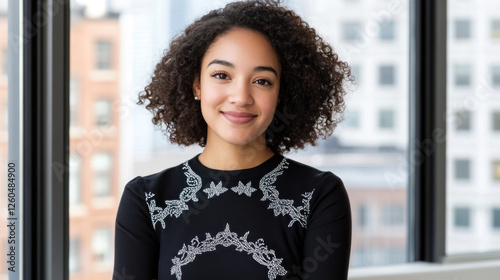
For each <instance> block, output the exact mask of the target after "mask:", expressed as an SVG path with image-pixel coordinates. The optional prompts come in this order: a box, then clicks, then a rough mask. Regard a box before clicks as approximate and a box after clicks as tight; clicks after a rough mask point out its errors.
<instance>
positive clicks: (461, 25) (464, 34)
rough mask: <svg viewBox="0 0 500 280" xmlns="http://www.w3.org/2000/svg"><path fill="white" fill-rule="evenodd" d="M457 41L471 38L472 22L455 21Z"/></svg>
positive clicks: (464, 20) (465, 20)
mask: <svg viewBox="0 0 500 280" xmlns="http://www.w3.org/2000/svg"><path fill="white" fill-rule="evenodd" d="M454 34H455V39H458V40H463V39H470V38H471V22H470V20H468V19H457V20H455V33H454Z"/></svg>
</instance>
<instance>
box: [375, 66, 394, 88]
mask: <svg viewBox="0 0 500 280" xmlns="http://www.w3.org/2000/svg"><path fill="white" fill-rule="evenodd" d="M378 70H379V72H378V82H379V84H380V85H382V86H390V85H394V83H395V71H394V66H393V65H382V66H380V67H379V68H378Z"/></svg>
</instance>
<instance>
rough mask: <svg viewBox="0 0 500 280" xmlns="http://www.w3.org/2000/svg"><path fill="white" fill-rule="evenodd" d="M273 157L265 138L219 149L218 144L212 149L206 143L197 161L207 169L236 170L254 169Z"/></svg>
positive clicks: (227, 145) (211, 146) (212, 146)
mask: <svg viewBox="0 0 500 280" xmlns="http://www.w3.org/2000/svg"><path fill="white" fill-rule="evenodd" d="M264 137H265V136H264ZM207 140H208V139H207ZM273 155H274V153H273V152H272V151H271V150H269V149H268V148H267V146H266V141H265V138H263V139H259V140H258V141H254V142H253V143H251V144H248V145H245V146H237V145H231V144H228V143H226V145H224V146H223V147H221V145H220V143H218V145H217V147H214V145H210V143H209V141H207V144H206V146H205V149H204V150H203V152H202V153H201V154H200V156H199V157H198V160H199V161H200V162H201V163H202V164H203V165H204V166H206V167H208V168H212V169H218V170H238V169H248V168H252V167H256V166H258V165H260V164H262V163H263V162H265V161H266V160H268V159H270V158H271V157H272V156H273Z"/></svg>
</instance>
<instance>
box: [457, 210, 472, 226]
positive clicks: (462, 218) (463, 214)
mask: <svg viewBox="0 0 500 280" xmlns="http://www.w3.org/2000/svg"><path fill="white" fill-rule="evenodd" d="M454 214H455V217H454V219H453V223H454V225H455V227H457V228H469V227H470V209H469V208H467V207H456V208H455V209H454Z"/></svg>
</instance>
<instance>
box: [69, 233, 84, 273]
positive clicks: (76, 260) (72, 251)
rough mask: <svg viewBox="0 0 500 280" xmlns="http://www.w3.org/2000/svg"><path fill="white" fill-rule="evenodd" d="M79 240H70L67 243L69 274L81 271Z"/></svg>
mask: <svg viewBox="0 0 500 280" xmlns="http://www.w3.org/2000/svg"><path fill="white" fill-rule="evenodd" d="M81 265H82V264H81V259H80V239H72V240H71V241H70V242H69V272H70V273H75V272H78V271H80V270H81Z"/></svg>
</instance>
